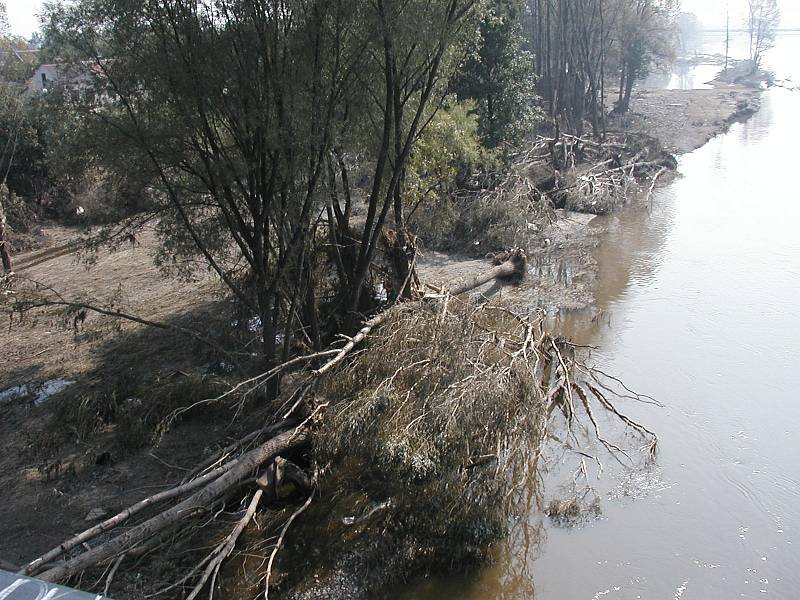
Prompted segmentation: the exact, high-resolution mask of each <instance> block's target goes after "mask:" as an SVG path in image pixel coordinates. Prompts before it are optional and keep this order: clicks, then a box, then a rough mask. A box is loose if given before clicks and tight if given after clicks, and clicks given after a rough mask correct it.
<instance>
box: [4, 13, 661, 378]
mask: <svg viewBox="0 0 800 600" xmlns="http://www.w3.org/2000/svg"><path fill="white" fill-rule="evenodd" d="M673 16H674V6H673V5H672V3H671V2H670V1H669V0H636V1H635V2H630V1H627V0H434V1H428V0H403V1H402V2H401V1H399V0H370V1H368V2H364V1H362V0H281V1H279V2H262V1H259V0H201V1H194V0H192V1H189V0H168V1H166V2H165V1H163V0H145V1H139V0H78V1H77V2H70V3H61V2H56V3H52V4H50V5H49V6H48V9H47V19H46V23H45V25H46V27H45V40H46V43H45V54H44V56H45V57H47V58H49V59H51V60H53V61H58V62H62V63H68V64H72V65H74V68H75V69H77V70H78V71H82V72H83V75H89V76H90V78H91V80H92V81H93V84H92V89H91V90H88V89H86V85H84V84H81V86H79V88H80V89H73V90H69V89H61V90H53V91H52V92H51V93H50V94H49V97H48V98H45V99H44V100H40V101H39V104H40V105H44V106H45V107H44V108H43V109H41V110H40V111H39V113H38V114H39V116H40V117H42V118H41V119H39V120H38V121H37V128H33V129H32V131H33V133H35V134H36V135H37V136H38V139H39V140H40V141H43V142H45V143H44V146H45V148H44V159H43V160H39V163H38V164H40V165H44V172H45V175H47V174H48V173H50V172H54V170H57V172H58V173H61V174H62V176H63V177H61V179H62V180H64V181H70V180H73V179H77V174H78V173H84V172H86V171H87V170H90V171H92V172H94V173H102V174H103V177H104V178H109V177H110V178H113V179H114V182H115V186H116V187H119V188H125V189H130V190H132V193H131V194H129V195H132V196H141V197H144V196H146V201H144V200H142V199H141V198H139V200H137V201H136V202H133V204H134V205H135V207H136V208H137V209H141V208H142V207H143V206H146V207H147V208H148V210H149V214H150V216H152V217H153V219H154V220H155V221H156V222H157V223H158V229H159V231H160V233H161V238H162V240H163V247H162V252H161V259H162V262H163V263H164V264H173V265H174V264H181V263H183V262H184V261H183V260H182V259H183V258H186V257H192V258H195V257H197V256H199V257H200V258H201V259H202V260H203V261H204V262H205V263H206V264H207V265H208V266H209V267H210V268H211V269H213V270H214V271H215V272H216V273H217V274H218V275H219V277H220V279H221V280H222V281H224V282H225V284H226V285H227V286H228V287H229V288H230V290H231V292H232V294H233V295H234V297H235V298H236V299H237V300H238V302H239V303H240V304H241V305H242V306H243V307H244V308H245V309H246V310H248V311H250V312H251V313H252V314H255V315H258V317H259V318H260V320H261V323H262V325H263V328H264V347H263V354H264V357H265V360H266V361H267V362H268V363H271V362H275V361H276V360H279V359H280V358H282V357H285V356H286V355H287V354H288V353H289V351H290V347H291V345H292V343H293V337H295V335H296V336H299V337H301V338H302V339H304V340H305V342H306V343H308V344H309V345H311V346H313V347H317V348H319V347H321V346H322V345H323V344H324V343H325V340H326V337H327V336H329V335H331V334H332V333H335V332H337V331H340V330H342V329H344V330H353V329H354V328H355V327H356V324H357V323H358V322H359V320H360V318H361V315H363V314H365V313H368V312H370V311H371V310H372V309H373V308H374V307H375V302H376V300H375V293H374V292H375V290H374V289H373V288H374V286H375V285H377V284H378V282H379V281H380V282H381V283H383V282H388V285H387V287H388V288H389V291H390V299H391V298H397V297H401V296H407V295H408V294H409V290H410V283H411V282H413V272H412V271H413V265H414V257H415V252H416V250H415V246H414V242H413V236H412V235H411V233H410V231H409V223H408V219H409V216H413V214H414V211H416V209H417V208H418V206H419V204H420V203H421V202H425V201H428V199H429V197H430V196H431V195H433V196H436V195H437V194H439V195H446V194H449V193H452V191H453V190H452V185H450V184H449V183H448V182H447V181H445V180H447V179H450V180H458V179H459V178H461V177H463V174H464V171H465V170H469V169H475V168H480V163H493V162H494V161H496V160H497V157H498V156H502V152H501V149H502V148H503V147H505V145H506V144H516V143H519V142H520V141H522V140H523V139H524V138H525V137H526V136H529V135H531V134H532V133H533V131H534V130H535V128H536V126H537V123H539V122H540V121H541V120H542V116H543V112H542V110H541V108H540V106H542V104H543V106H544V107H545V108H546V109H547V111H548V112H549V114H550V116H551V117H552V118H553V119H554V120H555V121H556V123H559V124H563V125H565V126H567V127H570V128H572V129H574V130H576V131H578V132H579V133H580V132H581V130H582V127H583V122H584V119H588V121H589V122H590V123H591V124H592V127H593V129H594V132H595V133H596V134H600V133H602V131H603V130H604V127H605V123H604V120H605V112H606V111H605V102H604V99H605V95H606V88H607V84H606V77H607V76H609V75H610V76H613V78H614V79H617V78H619V102H618V109H619V110H625V109H626V108H627V106H628V104H629V102H630V95H631V89H632V87H633V83H634V82H635V81H636V80H637V79H639V78H641V77H642V76H644V74H646V72H647V69H648V68H649V66H650V65H651V64H652V62H653V61H654V60H656V59H658V58H660V57H666V56H668V54H669V44H668V40H669V39H671V37H670V36H671V32H672V29H671V24H672V18H673ZM537 94H538V95H540V96H541V98H542V99H543V100H544V102H543V103H542V102H540V100H539V98H538V96H537ZM48 115H49V116H50V117H49V122H48ZM53 115H57V116H56V118H52V116H53ZM10 130H11V129H10V128H9V131H10ZM6 137H7V138H10V137H11V136H10V135H7V136H6ZM39 158H41V157H39ZM12 187H19V186H18V185H16V184H15V186H12ZM432 190H433V194H431V191H432ZM29 192H30V190H28V191H25V192H24V193H25V194H27V193H29ZM117 200H119V198H117ZM389 229H391V230H392V231H393V233H391V235H389V236H388V237H387V236H386V232H387V230H389ZM384 250H385V251H386V252H385V254H384ZM383 257H389V260H388V269H389V270H390V274H389V276H388V277H387V276H385V275H384V274H382V273H379V269H376V261H377V260H378V259H379V258H383ZM385 262H386V261H384V263H385ZM327 266H330V268H326V267H327ZM385 266H386V265H385V264H384V267H385ZM382 268H383V267H382Z"/></svg>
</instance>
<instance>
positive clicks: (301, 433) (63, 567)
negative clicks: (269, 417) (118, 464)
mask: <svg viewBox="0 0 800 600" xmlns="http://www.w3.org/2000/svg"><path fill="white" fill-rule="evenodd" d="M309 438H310V431H309V430H308V429H307V428H305V427H298V428H297V429H293V430H291V431H287V432H285V433H282V434H281V435H279V436H277V437H275V438H272V439H271V440H269V441H268V442H266V443H264V444H262V445H261V446H259V447H258V448H256V449H254V450H251V451H250V452H248V453H247V454H245V455H244V456H242V457H241V458H239V459H238V460H236V461H235V462H234V463H233V465H231V466H230V468H228V469H227V470H226V472H225V473H224V474H223V475H221V476H220V477H218V478H217V479H215V480H214V481H212V482H211V483H209V484H208V485H207V486H206V487H204V488H203V489H201V490H200V491H199V492H197V493H195V494H194V495H192V496H190V497H189V498H187V499H186V500H184V501H183V502H180V503H179V504H176V505H175V506H173V507H172V508H170V509H168V510H166V511H164V512H162V513H160V514H158V515H156V516H154V517H152V518H150V519H148V520H147V521H145V522H144V523H141V524H139V525H137V526H135V527H133V528H131V529H129V530H128V531H126V532H125V533H123V534H120V535H118V536H117V537H115V538H113V539H111V540H110V541H108V542H106V543H104V544H101V545H100V546H97V547H95V548H92V549H91V550H88V551H87V552H84V553H83V554H81V555H79V556H76V557H75V558H72V559H70V560H67V561H64V562H62V563H60V564H58V565H56V566H54V567H52V568H50V569H48V570H47V571H45V572H44V573H42V574H41V575H39V578H40V579H42V580H44V581H50V582H58V581H63V580H65V579H68V578H69V577H72V576H73V575H76V574H78V573H80V572H81V571H83V570H84V569H87V568H89V567H91V566H93V565H96V564H98V563H101V562H103V561H105V560H108V559H109V558H113V557H115V556H119V555H120V554H122V553H123V552H126V551H127V550H130V549H132V548H134V547H136V546H137V545H139V544H141V543H142V542H145V541H146V540H147V539H148V538H150V537H151V536H153V535H155V534H157V533H159V532H160V531H162V530H164V529H166V528H168V527H171V526H173V525H175V524H177V523H178V522H180V521H181V520H183V519H185V518H187V517H189V516H192V515H194V514H196V513H198V512H203V511H205V510H208V509H209V508H210V507H211V506H212V505H213V504H214V503H215V502H217V501H218V500H220V499H221V498H222V497H223V496H224V495H225V494H226V493H228V492H229V491H230V490H231V489H232V488H234V487H236V486H237V485H239V484H240V483H242V482H243V481H244V480H246V479H247V478H248V477H250V476H252V475H253V473H254V471H256V470H257V469H258V468H259V467H260V466H262V465H264V464H265V463H267V462H268V461H270V460H272V459H274V458H275V457H276V456H278V455H279V454H281V453H283V452H286V451H288V450H291V449H293V448H296V447H298V446H300V445H302V444H303V443H305V442H307V441H308V439H309Z"/></svg>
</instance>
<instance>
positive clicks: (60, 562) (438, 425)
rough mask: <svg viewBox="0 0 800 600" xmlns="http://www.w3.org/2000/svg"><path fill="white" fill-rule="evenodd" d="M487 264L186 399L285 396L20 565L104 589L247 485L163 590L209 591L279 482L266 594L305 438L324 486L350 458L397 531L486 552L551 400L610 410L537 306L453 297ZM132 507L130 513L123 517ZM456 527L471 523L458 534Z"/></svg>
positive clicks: (335, 485) (492, 274)
mask: <svg viewBox="0 0 800 600" xmlns="http://www.w3.org/2000/svg"><path fill="white" fill-rule="evenodd" d="M495 262H496V263H499V264H495V266H494V267H493V268H491V269H489V270H487V272H486V273H484V274H482V275H480V276H478V277H475V278H473V279H472V280H470V281H468V282H465V283H459V284H455V285H453V286H451V287H450V288H448V289H445V290H437V293H435V294H428V295H426V296H424V297H422V298H419V299H418V300H415V301H409V302H403V303H399V304H397V305H395V306H393V307H391V308H389V309H388V310H386V311H384V312H381V313H379V314H377V315H375V316H374V317H372V318H371V319H368V320H367V321H366V322H365V323H364V325H363V327H362V329H361V330H360V331H359V332H358V333H357V334H356V335H354V336H353V337H352V338H348V339H346V340H345V344H344V345H343V346H342V347H341V348H331V349H329V350H325V351H322V352H317V353H313V354H309V355H305V356H298V357H295V358H294V359H291V360H289V361H287V362H286V363H283V364H282V365H278V366H277V367H274V368H272V369H270V370H269V371H266V372H264V373H262V374H260V375H258V376H256V377H253V378H250V379H248V380H246V381H244V382H241V383H240V384H238V385H236V386H234V387H233V388H232V389H231V390H230V391H229V392H227V393H226V394H223V395H222V396H221V397H217V398H212V399H208V400H203V401H199V402H198V403H197V404H201V403H206V402H221V401H226V400H230V399H234V400H235V399H236V398H237V397H239V396H241V395H247V394H249V393H252V392H253V391H254V390H256V389H259V388H263V387H264V386H266V385H267V384H268V383H269V382H270V381H271V380H272V379H273V378H275V377H277V376H278V375H279V374H282V373H286V372H289V371H292V372H293V376H292V382H293V383H292V384H291V386H287V387H291V388H292V389H291V390H287V395H286V396H283V397H282V398H280V399H279V400H278V401H277V404H276V409H275V420H276V425H274V426H271V427H261V428H259V429H258V430H256V431H254V432H253V433H251V434H248V435H246V436H244V437H243V438H241V439H240V440H238V441H237V442H235V443H234V444H232V445H230V446H228V447H227V448H224V449H223V450H222V451H221V452H220V453H218V454H217V455H215V456H213V457H211V458H210V459H208V460H206V461H204V462H203V463H202V464H200V465H198V467H197V468H196V469H194V470H193V472H192V473H191V474H190V475H189V476H188V477H187V478H186V480H185V481H183V482H182V483H181V484H179V485H177V486H175V487H174V488H173V489H170V490H167V491H164V492H161V493H159V494H156V495H154V496H151V497H149V498H147V499H145V500H142V501H140V502H138V503H136V504H134V505H133V506H131V507H129V508H128V509H126V510H124V511H122V512H120V513H119V514H117V515H115V516H113V517H111V518H109V519H107V520H106V521H104V522H103V523H101V524H99V525H96V526H94V527H91V528H89V529H87V530H86V531H84V532H82V533H80V534H78V535H76V536H73V537H72V538H71V539H70V540H67V541H65V542H64V543H62V544H60V545H59V546H57V547H56V548H53V549H52V550H51V551H49V552H47V553H45V554H43V555H42V556H40V557H37V558H36V559H34V560H32V561H30V562H29V563H28V564H27V565H25V566H24V567H23V568H22V570H21V573H25V574H29V575H36V576H38V577H40V578H42V579H45V580H47V581H53V582H58V581H65V580H67V579H70V578H72V577H75V576H77V575H79V574H81V573H83V572H86V571H87V570H91V569H96V568H105V569H107V570H109V571H108V573H109V574H108V577H107V578H106V588H108V587H109V586H110V584H111V582H112V580H113V578H114V575H115V574H116V573H117V572H118V569H119V568H120V564H121V563H123V561H124V560H125V559H126V558H128V557H130V558H134V557H139V556H142V555H143V554H145V553H148V552H154V551H156V550H158V548H160V547H162V546H165V545H166V544H167V542H168V541H169V539H170V538H171V537H174V536H175V535H178V533H179V532H180V531H181V530H184V529H187V528H192V527H196V526H197V525H196V524H197V520H198V517H199V516H200V515H206V516H207V517H208V519H211V520H213V518H214V515H216V514H217V513H219V512H220V511H221V510H222V508H223V507H224V506H226V504H228V503H230V502H231V501H233V500H237V499H241V498H242V496H243V495H244V494H245V493H246V492H245V488H246V487H249V488H251V489H254V490H255V484H256V483H257V484H258V489H257V490H255V491H254V493H253V495H252V496H251V498H250V500H249V501H248V503H247V510H246V511H245V514H244V515H243V516H242V517H241V519H239V520H237V522H236V524H235V525H234V526H233V527H232V528H231V530H230V532H229V533H228V534H227V535H225V536H224V537H223V538H222V539H221V541H219V543H217V544H215V546H214V548H213V550H212V551H211V552H210V553H208V554H207V555H206V556H205V557H204V558H203V559H201V560H200V561H199V562H197V563H196V564H195V565H194V567H192V568H190V569H188V570H187V572H186V574H185V575H184V576H183V577H180V578H179V579H178V581H176V582H173V584H172V585H171V586H170V587H171V588H177V587H183V586H184V585H185V586H187V587H188V588H190V589H191V592H189V597H191V598H194V597H195V596H196V595H197V594H198V593H200V591H202V590H203V589H204V588H206V587H209V586H210V593H211V594H212V595H213V593H214V591H215V586H216V582H217V578H218V574H219V570H220V567H221V565H222V564H223V562H224V561H225V559H226V558H227V557H229V556H230V555H231V553H232V552H233V550H234V548H235V546H236V544H237V540H238V539H239V537H240V534H241V533H242V531H243V530H244V529H245V528H246V527H247V524H248V523H249V522H250V521H251V519H252V518H253V516H254V514H255V513H256V512H257V510H258V508H259V507H260V506H264V504H265V502H266V503H267V506H269V505H270V504H269V502H267V500H269V499H274V498H275V497H277V494H278V490H279V488H280V487H281V485H282V484H284V483H285V482H286V481H287V480H289V479H292V480H293V481H295V485H294V487H295V489H296V490H299V492H300V499H301V500H300V503H301V506H300V508H299V509H298V510H296V511H294V512H293V513H292V514H291V516H290V517H289V519H288V520H286V521H285V522H284V524H283V526H282V527H281V530H280V535H279V536H278V539H277V542H276V543H274V544H273V545H272V551H271V553H270V557H269V566H268V567H267V569H266V573H265V574H264V576H263V579H262V585H264V586H265V587H266V589H267V590H269V586H270V585H271V582H270V573H271V571H272V567H273V565H274V563H275V558H276V556H277V553H278V550H279V549H280V547H281V545H282V544H283V541H284V539H285V538H286V535H287V530H288V529H289V527H290V526H291V525H292V523H293V522H294V521H295V520H296V519H297V517H298V516H299V514H300V513H302V512H303V511H305V509H306V508H307V507H308V506H309V504H310V502H311V498H312V497H313V496H314V495H315V494H317V493H318V492H317V487H316V484H315V482H316V481H317V476H316V474H315V475H314V476H308V475H304V474H303V473H302V471H301V470H300V469H298V468H297V467H296V466H295V467H293V468H291V469H290V468H287V466H286V461H285V459H286V457H287V456H289V455H292V454H297V453H298V452H300V449H301V447H303V446H305V445H306V444H307V443H308V442H309V441H310V440H312V439H313V440H314V442H315V446H314V449H313V451H312V452H311V453H310V454H308V453H305V452H304V454H305V455H306V463H309V462H310V464H311V465H312V467H313V465H315V464H324V465H326V469H325V470H324V472H323V473H322V475H321V477H322V478H323V479H324V480H325V481H326V489H327V490H329V492H330V490H331V489H334V490H337V489H338V490H344V489H346V488H347V487H348V486H352V485H354V484H356V481H362V483H363V477H360V478H357V479H351V476H350V475H349V474H350V473H352V472H353V471H352V469H353V468H354V467H356V468H357V469H359V470H360V472H361V473H362V474H363V475H364V477H366V478H367V479H368V480H370V481H373V482H375V483H376V485H379V487H380V488H381V489H382V492H379V491H378V488H376V489H373V490H372V492H371V493H372V494H373V495H376V496H382V497H384V498H386V497H388V498H389V499H390V505H391V508H389V509H386V510H382V511H379V513H380V514H381V515H382V516H381V518H383V519H388V520H390V521H391V522H392V523H393V525H392V529H393V530H394V531H395V532H396V533H397V535H398V536H401V537H402V536H406V537H410V538H413V539H415V540H418V541H419V542H420V543H421V544H422V545H423V546H431V545H433V543H434V540H435V539H440V540H442V541H443V542H442V543H444V540H447V539H449V538H452V536H453V535H454V532H458V531H466V530H470V531H481V532H483V534H481V535H479V536H477V537H473V538H471V539H470V540H468V541H469V543H468V544H466V545H467V546H469V547H471V548H481V547H485V545H486V544H488V543H489V542H491V541H493V540H494V539H497V537H499V536H500V535H502V527H501V522H502V520H503V515H504V514H506V511H507V510H508V508H509V505H508V503H507V502H505V501H501V500H502V499H506V500H507V499H509V498H511V497H512V495H511V494H510V493H509V488H511V489H513V488H514V487H515V486H517V485H519V482H520V477H521V475H522V473H523V471H524V470H525V469H526V468H527V469H529V468H530V464H535V462H536V457H537V456H538V452H539V448H540V444H539V441H540V440H541V439H543V436H544V435H545V433H546V431H547V423H548V421H549V420H550V419H551V416H552V415H553V414H554V412H556V411H555V409H556V408H560V412H561V413H563V414H565V415H567V416H568V417H569V419H568V421H569V423H572V421H573V419H574V418H575V415H576V404H577V403H576V402H575V400H574V398H573V396H575V395H577V394H585V399H586V400H585V402H584V403H583V405H584V406H585V410H586V413H587V414H588V415H589V418H590V419H592V421H593V422H595V421H594V418H593V416H592V413H591V409H590V408H589V400H588V398H589V397H591V396H593V395H594V397H596V398H597V399H598V400H599V401H600V403H601V406H602V407H603V408H604V409H607V410H611V411H612V412H615V411H614V410H613V405H611V403H610V402H608V400H607V399H606V398H605V396H603V394H602V392H601V390H600V388H599V387H598V386H597V385H590V383H591V382H587V384H586V385H583V384H581V383H580V382H578V381H577V380H576V378H575V377H574V375H573V374H574V373H575V372H576V370H577V369H578V366H579V363H578V362H577V361H576V359H575V358H574V356H573V354H572V353H571V352H570V351H569V346H568V344H566V342H564V341H563V340H558V339H554V338H553V337H551V336H550V335H549V334H547V333H546V332H545V330H544V328H543V326H542V316H541V315H540V314H539V313H534V314H532V315H528V314H522V313H518V312H515V311H514V310H512V309H510V308H508V307H503V306H498V305H493V304H486V303H473V302H470V301H464V300H463V299H462V298H463V296H464V295H465V294H467V293H468V292H470V291H472V290H475V289H476V288H478V287H480V286H481V285H484V284H486V283H488V282H490V281H492V280H500V281H508V280H513V279H514V278H519V277H521V276H522V275H523V274H524V272H525V256H524V253H522V252H521V251H518V250H515V251H509V252H507V253H504V254H502V255H499V256H498V257H497V258H496V260H495ZM366 342H368V343H367V345H366V346H365V347H364V348H361V346H362V345H364V344H365V343H366ZM320 361H322V362H320ZM314 367H316V368H314ZM298 369H299V370H298ZM576 386H578V389H580V390H581V392H577V391H576ZM289 392H290V393H289ZM580 397H581V399H583V398H584V396H583V395H581V396H580ZM601 398H602V399H601ZM188 410H191V408H189V409H188ZM617 414H619V413H617ZM619 416H620V418H621V419H623V420H624V422H625V423H626V424H627V425H630V426H632V427H634V428H637V427H638V426H636V424H635V423H633V422H632V421H629V420H626V418H625V417H623V416H622V415H619ZM637 430H638V431H639V433H641V434H642V435H646V436H648V437H649V436H650V432H648V431H647V430H644V429H637ZM597 433H598V437H599V430H598V432H597ZM275 434H277V435H275ZM270 436H274V437H270ZM264 438H268V439H266V440H264ZM254 444H255V446H254V447H253V445H254ZM609 447H611V446H610V445H609ZM248 448H250V449H248ZM526 465H527V467H526ZM290 472H291V475H288V473H290ZM500 474H502V476H498V475H500ZM357 485H361V484H357ZM265 499H266V500H265ZM302 499H304V500H305V501H304V502H303V501H302ZM295 501H297V496H295ZM421 501H423V502H424V503H425V504H426V506H425V507H424V510H423V511H422V512H420V511H418V510H417V508H418V507H415V505H414V503H415V502H421ZM436 506H439V507H440V508H439V512H437V509H436ZM445 506H446V507H447V508H446V509H444V508H443V507H445ZM373 512H374V510H373ZM145 513H147V516H145V517H144V518H143V520H141V521H139V522H136V523H134V524H133V525H132V526H131V525H130V524H129V523H130V522H131V521H132V520H135V519H136V518H137V517H139V516H140V515H142V514H145ZM369 514H372V513H369ZM422 514H424V515H425V517H424V518H423V519H422V520H420V515H422ZM415 515H416V516H415ZM465 524H467V525H471V526H475V527H473V528H472V529H470V528H469V527H468V528H467V529H466V530H465V529H464V525H465ZM478 525H480V526H478ZM462 541H463V540H462ZM89 544H92V545H91V546H90V545H89ZM265 562H266V561H265Z"/></svg>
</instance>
